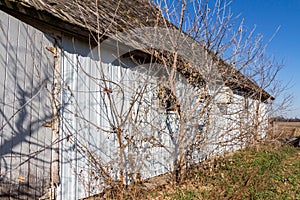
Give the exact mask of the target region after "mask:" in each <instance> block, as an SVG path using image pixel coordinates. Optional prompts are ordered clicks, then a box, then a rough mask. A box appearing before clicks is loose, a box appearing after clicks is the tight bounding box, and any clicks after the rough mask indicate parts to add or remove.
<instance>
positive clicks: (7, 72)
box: [0, 11, 53, 199]
mask: <svg viewBox="0 0 300 200" xmlns="http://www.w3.org/2000/svg"><path fill="white" fill-rule="evenodd" d="M46 46H53V41H52V39H51V38H50V37H48V36H47V35H45V34H43V33H42V32H40V31H38V30H37V29H34V28H33V27H31V26H29V25H27V24H25V23H23V22H21V21H19V20H17V19H15V18H13V17H11V16H9V15H7V14H6V13H4V12H2V11H0V198H1V199H2V198H4V199H5V198H9V197H10V198H11V199H23V198H25V199H27V198H30V199H37V198H38V197H39V196H41V195H42V194H43V193H45V192H46V189H47V188H49V187H50V176H49V173H50V164H51V160H50V155H51V150H50V144H51V143H50V142H51V129H50V128H49V127H44V126H43V124H44V123H45V122H47V121H49V120H50V119H51V102H50V99H51V95H50V91H51V83H52V67H53V55H52V54H51V53H50V52H48V51H47V50H46V49H45V47H46Z"/></svg>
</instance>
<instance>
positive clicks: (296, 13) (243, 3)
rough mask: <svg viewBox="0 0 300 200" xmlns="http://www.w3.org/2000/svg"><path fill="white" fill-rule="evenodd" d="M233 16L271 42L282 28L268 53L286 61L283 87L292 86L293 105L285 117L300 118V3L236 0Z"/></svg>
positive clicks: (290, 88) (288, 0)
mask: <svg viewBox="0 0 300 200" xmlns="http://www.w3.org/2000/svg"><path fill="white" fill-rule="evenodd" d="M231 9H232V12H233V14H234V16H236V15H238V14H241V16H240V18H244V20H245V21H244V22H245V25H246V26H247V27H248V28H253V27H254V25H256V33H261V34H262V35H264V38H265V41H268V40H269V39H270V38H271V37H272V35H273V34H274V33H275V32H276V30H277V28H278V27H280V29H279V31H278V32H277V34H276V35H275V37H274V39H273V40H272V41H271V43H270V44H269V46H268V49H267V52H268V53H269V54H271V55H274V56H275V58H276V60H279V61H281V60H283V62H284V64H285V67H284V68H283V70H282V71H281V72H280V73H279V79H280V80H282V82H283V84H288V83H289V86H290V87H289V90H288V92H289V93H292V94H293V96H294V101H293V105H292V107H291V108H290V110H289V111H288V112H287V113H286V114H284V113H282V114H283V115H286V116H288V117H300V0H233V2H232V4H231Z"/></svg>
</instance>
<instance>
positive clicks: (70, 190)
mask: <svg viewBox="0 0 300 200" xmlns="http://www.w3.org/2000/svg"><path fill="white" fill-rule="evenodd" d="M114 48H115V47H114V45H111V46H110V45H109V44H108V45H103V46H101V61H100V59H99V55H98V53H97V51H95V50H94V51H92V52H93V53H91V49H92V48H91V47H90V46H89V45H88V44H87V43H84V42H81V41H78V40H76V39H75V40H74V39H72V38H69V37H67V36H64V37H63V40H62V61H61V65H62V74H63V75H62V76H63V77H62V79H63V80H64V82H63V93H62V105H63V109H62V122H63V126H62V134H61V137H62V139H64V138H66V139H65V140H63V141H62V143H61V157H60V163H61V166H60V169H61V173H60V174H61V186H60V188H59V196H60V198H61V199H66V198H67V199H73V198H82V197H87V196H90V195H93V194H96V193H98V192H99V191H101V190H102V189H103V186H104V185H105V184H106V183H105V181H107V180H108V177H107V176H110V177H111V179H116V178H117V177H118V176H119V170H118V169H120V166H119V161H120V155H119V148H118V147H119V144H118V139H117V134H116V130H114V127H117V126H118V124H122V142H123V144H124V145H125V146H126V148H125V149H124V151H123V152H122V155H123V159H124V160H123V161H124V162H123V165H124V166H123V167H124V169H125V170H124V171H125V180H124V181H125V182H126V183H130V182H131V181H132V180H133V179H135V176H136V174H139V175H140V176H141V178H148V177H152V176H155V175H159V174H163V173H165V172H167V171H170V170H171V169H172V166H173V157H172V151H173V145H174V141H172V140H171V139H170V137H169V135H168V134H169V133H168V131H164V130H166V125H165V124H164V122H165V121H166V116H165V115H163V114H162V113H161V112H162V111H161V110H159V109H158V107H157V99H156V98H157V94H156V91H157V88H156V87H157V82H156V79H157V76H158V75H157V74H155V72H154V70H152V71H153V73H152V72H151V73H148V72H149V71H151V70H149V66H139V67H136V65H135V64H134V63H132V62H129V61H127V60H124V61H118V60H116V55H118V54H117V52H118V51H117V50H116V49H114ZM118 50H119V49H118ZM147 67H148V68H147ZM104 80H106V81H104ZM140 94H142V96H139V95H140ZM110 102H112V103H110ZM132 102H134V103H132ZM153 125H156V126H153ZM132 136H133V137H134V138H135V142H134V143H130V145H126V143H127V141H128V138H130V137H132ZM154 138H155V139H157V140H160V141H161V142H163V143H162V144H161V145H164V146H165V148H161V147H159V145H153V144H151V142H152V140H153V139H154ZM74 186H75V187H74Z"/></svg>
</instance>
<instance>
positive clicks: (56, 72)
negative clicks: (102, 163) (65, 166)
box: [46, 44, 61, 199]
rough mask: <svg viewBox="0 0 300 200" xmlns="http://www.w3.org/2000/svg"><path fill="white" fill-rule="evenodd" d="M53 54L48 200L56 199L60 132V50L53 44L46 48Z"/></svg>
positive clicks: (58, 180)
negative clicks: (49, 186)
mask: <svg viewBox="0 0 300 200" xmlns="http://www.w3.org/2000/svg"><path fill="white" fill-rule="evenodd" d="M46 49H47V50H48V51H50V52H51V53H52V54H53V57H54V64H53V80H52V91H51V96H52V101H51V109H52V119H51V129H52V137H51V168H50V182H51V188H50V190H49V199H56V191H55V190H56V188H57V186H58V184H59V182H60V178H59V130H60V125H61V124H60V107H61V104H60V102H61V70H60V65H59V55H60V48H59V47H58V46H57V45H56V44H55V45H54V47H46Z"/></svg>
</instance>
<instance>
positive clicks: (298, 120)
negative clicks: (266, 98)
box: [270, 116, 300, 122]
mask: <svg viewBox="0 0 300 200" xmlns="http://www.w3.org/2000/svg"><path fill="white" fill-rule="evenodd" d="M270 121H271V122H300V118H298V117H295V118H285V117H283V116H277V117H272V118H270Z"/></svg>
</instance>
